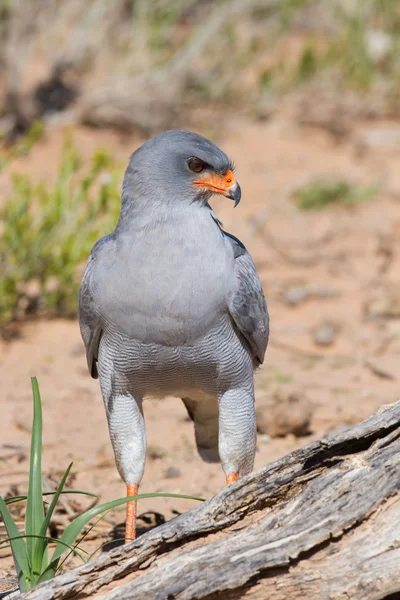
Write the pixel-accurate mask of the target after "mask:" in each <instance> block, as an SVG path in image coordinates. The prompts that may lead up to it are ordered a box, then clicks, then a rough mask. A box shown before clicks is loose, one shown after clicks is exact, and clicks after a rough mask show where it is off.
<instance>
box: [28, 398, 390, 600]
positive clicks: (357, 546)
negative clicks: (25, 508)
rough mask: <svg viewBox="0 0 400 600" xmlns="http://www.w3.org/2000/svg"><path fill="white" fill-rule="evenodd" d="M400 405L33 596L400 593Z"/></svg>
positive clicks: (274, 597) (117, 598)
mask: <svg viewBox="0 0 400 600" xmlns="http://www.w3.org/2000/svg"><path fill="white" fill-rule="evenodd" d="M399 438H400V401H399V402H397V403H396V404H393V405H389V406H384V407H382V408H381V409H380V410H379V411H378V412H377V413H376V414H374V415H373V416H371V417H370V418H369V419H367V420H366V421H364V422H363V423H360V424H359V425H356V426H355V427H352V428H350V429H348V430H347V431H345V432H343V433H340V434H339V435H336V436H334V437H330V438H325V439H322V440H320V441H318V442H314V443H311V444H309V445H308V446H306V447H305V448H303V449H301V450H298V451H296V452H293V453H291V454H289V455H288V456H285V457H284V458H282V459H281V460H279V461H277V462H275V463H273V464H271V465H269V466H266V467H265V468H263V469H262V470H260V471H258V472H256V473H252V474H250V475H248V476H247V477H244V478H243V479H241V480H239V481H238V482H236V483H234V484H232V485H231V486H228V487H226V488H224V489H223V490H222V491H221V492H220V493H219V494H217V495H216V496H215V497H214V498H212V499H211V500H209V501H208V502H205V503H204V504H202V505H199V506H197V507H196V508H194V509H193V510H191V511H189V512H187V513H185V514H183V515H181V516H179V517H177V518H175V519H173V520H171V521H169V522H168V523H166V524H164V525H161V526H160V527H158V528H156V529H154V530H152V531H150V532H149V533H147V534H145V535H143V536H142V537H140V538H139V539H138V540H137V541H136V542H134V543H132V544H130V545H129V546H125V547H120V548H116V549H114V550H112V551H110V552H109V553H107V554H104V555H103V556H101V557H100V558H98V559H96V560H93V561H92V562H89V563H87V564H85V565H83V566H82V567H79V568H78V569H75V570H73V571H70V572H69V573H66V574H64V575H61V576H59V577H57V578H56V579H54V580H53V581H50V582H47V583H46V584H43V585H41V586H39V587H38V588H36V589H35V590H32V591H31V592H29V593H28V594H26V595H25V598H27V599H29V600H49V599H50V598H57V599H59V598H60V599H61V598H62V599H64V598H65V599H66V598H74V599H75V600H76V599H81V598H101V599H103V600H131V599H138V600H139V599H140V600H146V599H152V600H154V599H156V600H161V599H163V600H166V599H168V600H172V599H182V600H183V599H185V600H189V599H194V598H196V599H200V598H203V599H207V600H211V599H216V598H218V599H221V598H223V599H229V600H237V599H240V598H246V599H255V598H257V599H260V600H266V599H268V600H283V599H290V600H294V599H300V598H302V599H308V600H313V599H318V600H320V599H322V600H325V599H330V600H339V599H340V600H342V599H348V598H352V599H353V598H354V599H360V600H383V599H386V600H389V599H390V600H395V599H398V598H400V492H399V489H400V439H399Z"/></svg>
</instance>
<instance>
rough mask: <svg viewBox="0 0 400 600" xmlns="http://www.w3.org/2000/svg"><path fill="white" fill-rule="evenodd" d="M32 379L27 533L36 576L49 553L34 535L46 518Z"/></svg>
mask: <svg viewBox="0 0 400 600" xmlns="http://www.w3.org/2000/svg"><path fill="white" fill-rule="evenodd" d="M31 381H32V391H33V425H32V439H31V457H30V467H29V487H28V500H27V504H26V515H25V533H26V535H27V536H28V537H27V540H26V545H27V551H28V556H29V557H31V564H32V571H33V575H34V577H35V578H36V577H38V576H39V575H40V571H41V565H42V561H43V559H44V561H45V562H46V564H47V562H48V554H47V546H46V545H45V546H44V548H43V547H41V545H39V551H40V554H39V552H38V540H37V539H36V538H35V537H34V536H37V535H39V534H40V530H41V527H42V523H43V520H44V508H43V498H42V403H41V399H40V392H39V385H38V382H37V379H36V377H32V379H31Z"/></svg>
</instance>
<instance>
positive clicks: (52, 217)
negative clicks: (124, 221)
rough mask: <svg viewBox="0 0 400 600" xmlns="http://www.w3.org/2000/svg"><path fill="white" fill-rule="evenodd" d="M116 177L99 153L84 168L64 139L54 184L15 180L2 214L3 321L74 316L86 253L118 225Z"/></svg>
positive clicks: (112, 165)
mask: <svg viewBox="0 0 400 600" xmlns="http://www.w3.org/2000/svg"><path fill="white" fill-rule="evenodd" d="M120 175H121V173H120V170H119V169H118V168H117V166H116V165H115V163H114V162H113V161H112V159H111V157H110V156H109V154H108V153H107V152H105V151H104V150H98V151H97V152H95V154H94V155H93V157H92V159H91V161H90V164H89V166H88V167H84V166H82V161H81V158H80V156H79V153H78V151H77V150H76V148H74V146H73V144H72V142H71V140H70V139H69V138H67V139H66V141H65V144H64V149H63V153H62V159H61V164H60V169H59V173H58V177H57V180H56V182H55V183H54V184H45V183H43V182H42V183H38V184H36V183H33V182H32V180H31V178H30V177H28V176H27V175H14V176H13V180H12V191H11V195H10V197H9V199H8V200H7V202H6V205H5V208H4V209H3V210H2V212H1V213H0V218H1V220H2V221H3V232H2V236H1V238H0V271H1V274H2V276H1V279H0V319H3V320H4V319H9V318H13V317H18V316H21V315H23V314H25V313H34V312H37V311H45V312H50V313H53V314H62V315H74V314H75V313H76V310H77V290H78V286H79V281H80V277H81V275H82V272H83V268H84V264H85V262H86V260H87V257H88V255H89V252H90V250H91V248H92V246H93V244H94V243H95V242H96V240H98V239H99V237H101V236H103V235H104V234H106V233H109V232H110V231H111V230H112V229H113V228H114V226H115V223H116V221H117V218H118V213H119V207H120V192H119V181H120Z"/></svg>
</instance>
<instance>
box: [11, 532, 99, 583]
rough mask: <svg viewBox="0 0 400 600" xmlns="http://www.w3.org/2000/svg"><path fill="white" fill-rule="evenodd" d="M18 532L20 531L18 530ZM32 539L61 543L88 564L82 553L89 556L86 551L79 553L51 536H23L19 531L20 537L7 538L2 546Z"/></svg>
mask: <svg viewBox="0 0 400 600" xmlns="http://www.w3.org/2000/svg"><path fill="white" fill-rule="evenodd" d="M17 531H18V530H17ZM30 537H31V538H36V539H39V540H41V539H43V538H45V539H46V541H47V542H53V543H54V544H58V543H60V544H62V545H63V546H65V548H66V549H68V550H70V551H71V552H73V553H74V554H76V555H77V556H79V558H80V559H81V560H83V562H86V561H85V557H84V556H82V554H81V552H84V553H85V554H88V553H87V552H86V550H81V551H79V552H78V550H77V549H76V546H69V545H68V544H66V543H65V542H61V540H59V539H58V538H53V537H51V536H49V535H45V536H43V535H21V534H20V533H19V531H18V535H17V536H15V537H8V538H6V539H5V540H3V541H2V542H1V544H3V543H4V544H6V543H7V544H8V542H10V543H11V542H13V541H14V540H23V539H24V538H30ZM35 583H38V581H35Z"/></svg>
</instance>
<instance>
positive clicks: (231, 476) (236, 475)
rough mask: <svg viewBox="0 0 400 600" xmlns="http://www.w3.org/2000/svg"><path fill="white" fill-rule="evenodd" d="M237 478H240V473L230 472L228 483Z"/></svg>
mask: <svg viewBox="0 0 400 600" xmlns="http://www.w3.org/2000/svg"><path fill="white" fill-rule="evenodd" d="M237 479H239V473H229V475H227V476H226V485H229V484H230V483H233V482H234V481H236V480H237Z"/></svg>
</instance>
